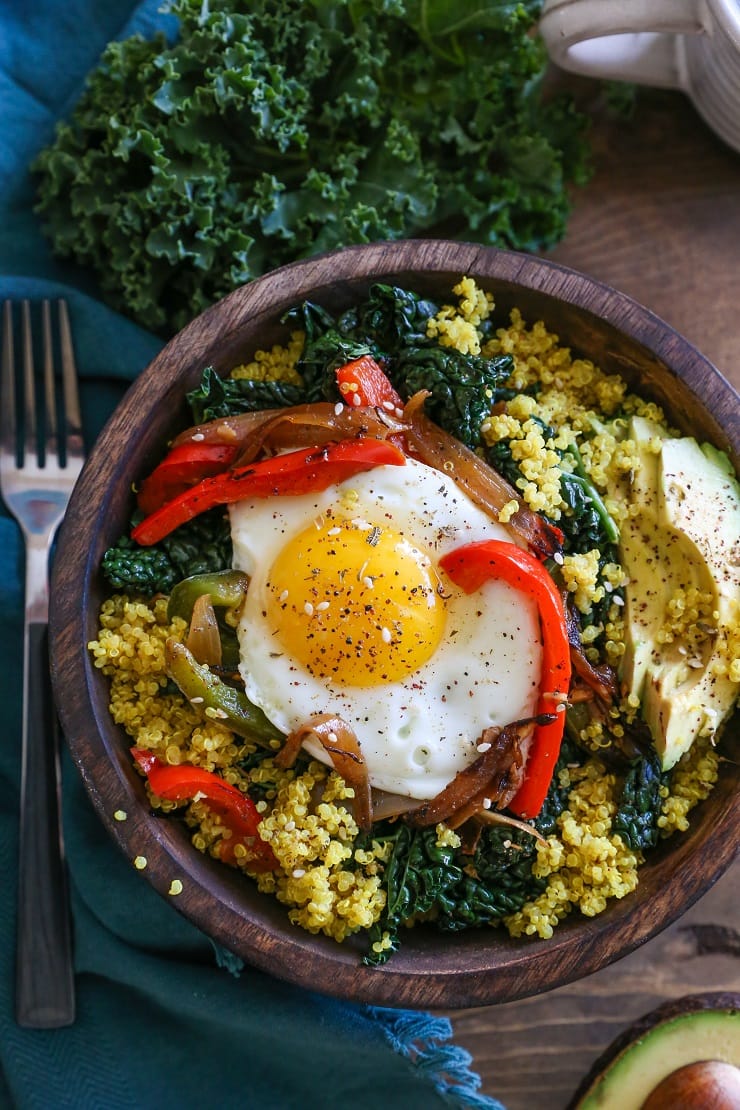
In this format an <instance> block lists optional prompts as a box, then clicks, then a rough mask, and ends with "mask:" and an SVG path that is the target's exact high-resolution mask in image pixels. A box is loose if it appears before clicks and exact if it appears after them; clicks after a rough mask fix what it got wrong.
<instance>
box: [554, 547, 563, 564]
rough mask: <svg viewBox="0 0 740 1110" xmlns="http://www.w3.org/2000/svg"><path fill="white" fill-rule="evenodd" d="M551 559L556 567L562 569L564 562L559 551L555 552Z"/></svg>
mask: <svg viewBox="0 0 740 1110" xmlns="http://www.w3.org/2000/svg"><path fill="white" fill-rule="evenodd" d="M553 559H554V560H555V562H556V563H557V564H558V566H561V567H562V565H563V563H564V562H565V560H564V558H563V556H562V554H561V553H560V552H559V551H556V552H555V554H554V555H553Z"/></svg>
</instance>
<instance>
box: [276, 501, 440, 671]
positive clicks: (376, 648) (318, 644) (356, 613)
mask: <svg viewBox="0 0 740 1110" xmlns="http://www.w3.org/2000/svg"><path fill="white" fill-rule="evenodd" d="M265 615H266V616H267V618H268V619H269V621H270V623H271V625H272V627H273V628H274V630H275V635H276V637H277V639H278V640H279V642H280V644H281V645H282V648H283V650H284V651H285V652H287V653H290V655H291V657H292V658H294V659H296V660H297V661H298V662H299V663H301V664H302V665H303V666H304V667H305V668H306V670H307V671H308V672H309V673H310V674H312V675H314V676H315V677H316V678H319V679H328V680H330V681H332V682H333V683H336V684H337V685H341V686H379V685H382V684H383V683H386V682H394V681H397V680H399V679H402V678H405V677H406V676H407V675H410V674H412V673H413V672H414V671H416V670H418V668H419V667H421V666H422V665H423V664H424V663H425V662H426V661H427V660H428V659H429V658H430V657H431V656H432V655H433V653H434V651H435V649H436V647H437V645H438V644H439V641H440V639H441V638H442V633H443V631H444V624H445V605H444V600H443V597H442V593H441V589H440V581H439V578H438V577H437V573H436V571H435V569H434V567H433V565H432V563H431V560H430V559H429V557H428V555H426V554H424V552H422V551H420V550H419V549H418V548H417V547H415V546H414V545H413V544H411V543H409V542H408V540H406V539H405V538H404V537H403V536H402V535H401V534H400V533H398V532H395V531H393V530H392V529H390V528H386V527H384V526H382V525H376V524H370V523H368V522H367V521H363V520H334V519H332V518H328V519H326V518H322V519H321V520H319V521H317V522H316V523H315V524H312V525H311V526H310V527H309V528H307V529H306V530H305V531H303V532H301V533H300V534H299V535H298V536H296V537H295V538H294V539H293V540H291V541H290V542H289V543H287V544H286V545H285V547H284V548H283V550H282V551H281V553H280V555H279V556H278V558H277V559H276V560H275V562H274V563H273V565H272V567H271V569H270V573H269V575H268V580H267V608H266V613H265Z"/></svg>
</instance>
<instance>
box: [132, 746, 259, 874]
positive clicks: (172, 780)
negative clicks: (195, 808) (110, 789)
mask: <svg viewBox="0 0 740 1110" xmlns="http://www.w3.org/2000/svg"><path fill="white" fill-rule="evenodd" d="M131 754H132V756H133V757H134V760H135V761H136V763H137V764H138V765H139V767H140V768H141V769H142V771H144V772H145V774H146V776H147V780H148V782H149V785H150V786H151V788H152V790H153V792H154V793H155V794H156V795H157V797H158V798H164V799H165V801H168V802H186V801H190V800H192V799H193V798H195V797H196V796H198V797H202V798H203V799H204V801H206V802H207V803H208V807H209V809H212V810H213V812H214V813H217V814H218V815H219V817H220V819H221V824H222V825H225V827H226V828H227V829H230V830H231V833H232V835H231V836H230V837H229V839H228V840H221V842H220V844H219V855H220V857H221V859H222V860H223V861H224V863H235V862H236V855H235V852H234V848H235V846H236V845H237V844H243V845H244V847H245V848H246V849H247V852H248V854H249V856H250V857H251V858H250V859H249V868H250V870H252V871H274V870H275V869H276V868H277V866H278V862H277V860H276V859H275V856H274V854H273V851H272V848H271V847H270V845H269V844H267V843H266V842H265V841H264V840H262V838H261V837H260V834H259V829H258V826H259V823H260V815H259V813H258V812H257V807H256V806H255V804H254V802H253V801H252V799H251V798H248V797H247V795H246V794H242V792H241V790H237V788H236V787H235V786H232V785H231V783H228V782H226V781H225V780H224V779H222V778H221V777H220V776H219V775H216V774H214V773H213V772H212V771H206V770H204V768H202V767H192V766H190V765H189V764H179V765H178V766H176V767H171V766H169V765H168V764H166V763H162V761H161V760H160V759H158V758H157V756H156V755H153V754H152V753H151V752H148V751H144V750H143V749H142V748H132V749H131Z"/></svg>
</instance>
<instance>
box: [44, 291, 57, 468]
mask: <svg viewBox="0 0 740 1110" xmlns="http://www.w3.org/2000/svg"><path fill="white" fill-rule="evenodd" d="M41 328H42V332H43V337H44V344H43V346H44V400H45V405H44V436H43V440H44V451H45V459H44V461H46V459H48V458H49V457H50V456H54V455H56V453H57V406H56V396H55V390H54V348H53V345H52V338H51V305H50V304H49V301H42V302H41Z"/></svg>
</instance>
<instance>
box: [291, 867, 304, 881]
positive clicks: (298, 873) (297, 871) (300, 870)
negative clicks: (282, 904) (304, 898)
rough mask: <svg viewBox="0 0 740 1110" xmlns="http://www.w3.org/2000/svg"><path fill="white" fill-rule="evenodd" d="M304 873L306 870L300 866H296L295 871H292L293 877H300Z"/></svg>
mask: <svg viewBox="0 0 740 1110" xmlns="http://www.w3.org/2000/svg"><path fill="white" fill-rule="evenodd" d="M305 874H306V872H305V871H304V870H303V868H302V867H296V869H295V871H294V872H293V878H294V879H302V878H303V876H304V875H305Z"/></svg>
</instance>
